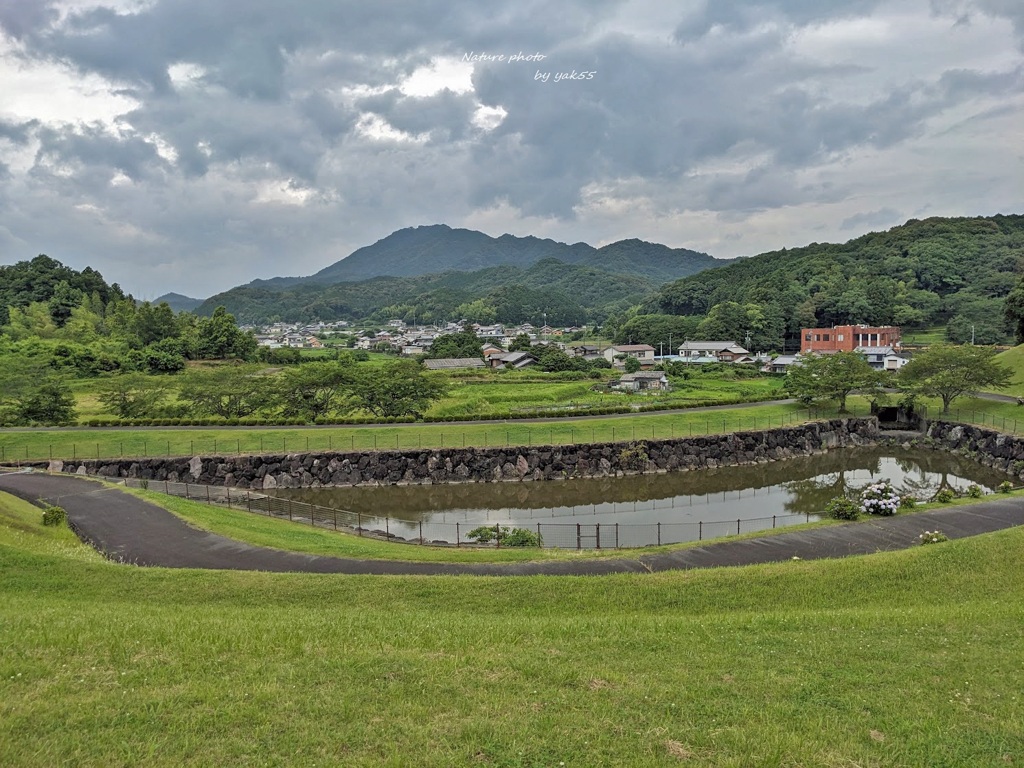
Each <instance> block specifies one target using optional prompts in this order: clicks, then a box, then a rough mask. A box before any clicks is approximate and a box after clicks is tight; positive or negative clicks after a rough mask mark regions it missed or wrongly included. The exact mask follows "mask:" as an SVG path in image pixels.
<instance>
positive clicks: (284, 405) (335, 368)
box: [273, 361, 356, 421]
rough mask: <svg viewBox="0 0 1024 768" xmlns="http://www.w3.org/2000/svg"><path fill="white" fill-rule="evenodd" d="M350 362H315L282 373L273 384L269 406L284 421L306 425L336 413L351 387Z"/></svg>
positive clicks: (353, 374) (352, 376)
mask: <svg viewBox="0 0 1024 768" xmlns="http://www.w3.org/2000/svg"><path fill="white" fill-rule="evenodd" d="M355 379H356V373H355V365H354V364H353V363H350V362H335V361H328V362H315V363H307V364H305V365H300V366H297V367H295V368H289V369H287V370H285V371H284V372H283V373H282V374H281V375H280V376H279V377H278V380H277V386H276V387H275V388H274V392H273V403H274V404H275V405H276V406H277V407H278V408H279V409H280V412H281V415H282V416H284V417H286V418H295V417H299V418H304V419H306V420H308V421H316V420H317V419H319V418H321V417H324V416H328V415H330V414H332V413H335V412H337V411H339V410H340V409H341V408H343V407H344V406H345V405H346V404H347V403H346V399H347V395H349V394H350V392H351V390H352V386H353V384H354V383H355Z"/></svg>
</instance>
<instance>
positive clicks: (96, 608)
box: [0, 496, 1024, 766]
mask: <svg viewBox="0 0 1024 768" xmlns="http://www.w3.org/2000/svg"><path fill="white" fill-rule="evenodd" d="M38 517H39V513H38V510H36V509H34V508H31V507H29V506H28V505H26V504H23V503H22V502H19V501H16V500H13V499H11V498H10V497H2V496H0V565H2V567H0V589H2V593H3V596H4V599H3V601H2V602H0V643H2V647H3V654H2V655H0V762H2V763H3V764H6V765H18V766H35V765H39V766H49V765H55V764H82V765H115V766H116V765H138V764H141V763H145V764H146V765H174V766H181V765H252V764H261V765H266V764H269V765H285V764H287V765H313V764H316V765H332V764H333V765H342V764H343V765H347V766H362V765H366V766H380V765H390V766H405V765H412V764H415V765H425V766H428V765H444V766H447V765H462V764H470V765H475V764H481V765H495V766H527V765H531V766H532V765H545V766H546V765H555V766H557V765H559V764H562V763H564V764H565V765H567V766H572V765H588V766H589V765H630V766H646V765H652V766H654V765H680V764H685V765H695V766H747V765H822V766H826V765H833V766H840V765H846V766H849V765H878V766H883V765H906V766H911V765H914V766H917V765H928V766H967V765H970V766H1005V765H1014V764H1017V763H1018V762H1020V761H1021V760H1022V759H1024V704H1022V700H1024V695H1022V694H1021V690H1024V669H1022V667H1021V663H1020V659H1021V656H1022V653H1024V630H1022V627H1024V567H1022V565H1021V561H1020V557H1019V553H1020V550H1021V547H1022V546H1024V529H1014V530H1008V531H1004V532H1000V533H997V534H991V535H986V536H981V537H977V538H975V539H969V540H963V541H956V542H948V543H945V544H939V545H932V546H929V547H919V548H916V549H914V550H909V551H906V552H900V553H890V554H880V555H874V556H871V557H860V558H851V559H848V560H840V561H820V562H790V563H782V564H778V565H771V566H758V567H751V568H743V569H726V570H720V571H708V572H686V573H665V574H653V575H651V574H647V575H623V576H615V577H608V578H551V577H548V578H540V577H537V578H521V579H510V578H509V579H503V578H464V577H462V578H458V577H452V578H449V577H441V578H423V577H394V578H375V577H338V576H320V575H286V574H260V573H238V572H233V573H226V572H201V571H188V570H171V569H139V568H133V567H128V566H120V565H115V564H111V563H107V562H98V561H97V558H96V556H95V555H93V554H91V553H89V552H88V550H86V549H85V548H84V547H82V546H81V545H75V544H73V542H69V541H68V539H67V536H68V533H67V532H66V531H57V530H53V529H45V528H43V527H42V526H40V525H39V524H38V522H37V521H38Z"/></svg>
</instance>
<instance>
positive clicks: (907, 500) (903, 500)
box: [900, 496, 917, 509]
mask: <svg viewBox="0 0 1024 768" xmlns="http://www.w3.org/2000/svg"><path fill="white" fill-rule="evenodd" d="M916 506H917V499H915V498H914V497H913V496H900V509H913V508H914V507H916Z"/></svg>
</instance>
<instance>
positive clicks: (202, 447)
mask: <svg viewBox="0 0 1024 768" xmlns="http://www.w3.org/2000/svg"><path fill="white" fill-rule="evenodd" d="M866 410H867V409H866V406H864V405H860V406H858V407H857V409H856V412H857V413H859V414H860V415H861V416H863V415H864V414H865V413H866ZM809 415H813V416H814V417H815V418H818V417H821V418H826V417H829V416H834V415H836V413H835V411H834V410H831V411H829V410H824V409H822V410H817V411H813V412H808V411H807V410H806V409H801V408H799V407H798V406H796V405H755V406H750V407H740V408H723V409H717V410H693V411H690V412H685V411H684V412H677V413H657V412H656V413H648V414H637V415H623V416H618V417H611V418H594V419H585V418H580V419H557V420H550V421H542V422H529V421H492V422H484V423H480V424H466V423H459V422H447V423H440V424H407V425H399V424H396V425H394V426H390V425H389V426H372V427H371V426H366V427H340V426H333V427H290V428H267V427H264V428H260V427H227V428H211V427H179V428H162V427H154V428H126V429H88V430H82V429H79V430H66V429H45V430H6V431H3V432H2V433H0V462H4V461H5V462H9V463H12V462H16V461H28V460H36V461H38V460H46V459H48V458H51V457H52V458H54V459H72V458H78V459H82V458H93V459H95V458H97V457H100V458H116V457H120V456H125V457H134V456H194V455H196V454H207V455H210V454H212V455H216V454H221V455H225V454H237V453H243V454H246V453H289V452H293V453H294V452H298V451H307V450H309V451H324V450H334V451H349V450H357V451H366V450H374V449H377V450H395V449H416V448H438V447H445V448H456V447H462V446H466V447H469V446H476V447H500V446H506V445H508V446H522V445H527V446H528V445H568V444H572V443H595V442H620V441H625V440H655V439H666V438H673V437H685V436H689V435H705V434H722V433H725V432H732V431H738V430H748V429H766V428H769V427H779V426H783V425H786V426H789V425H794V424H800V423H803V422H805V421H807V420H808V417H809ZM1022 428H1024V427H1022Z"/></svg>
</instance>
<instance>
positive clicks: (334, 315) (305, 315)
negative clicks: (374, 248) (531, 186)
mask: <svg viewBox="0 0 1024 768" xmlns="http://www.w3.org/2000/svg"><path fill="white" fill-rule="evenodd" d="M657 287H658V283H656V282H654V281H652V280H650V279H647V278H643V277H636V276H630V275H621V274H611V273H609V272H604V271H602V270H599V269H595V268H593V267H587V266H580V265H573V264H565V263H563V262H561V261H557V260H555V259H543V260H541V261H538V262H537V263H535V264H533V265H532V266H530V267H528V268H526V269H522V268H519V267H509V266H496V267H488V268H487V269H481V270H477V271H475V272H444V273H442V274H437V275H421V276H417V277H377V278H373V279H371V280H364V281H361V282H355V283H337V284H335V285H330V286H323V285H314V284H309V283H303V284H299V285H292V286H289V287H287V288H285V289H283V290H280V289H279V290H274V289H271V288H268V287H263V286H241V287H238V288H233V289H231V290H230V291H226V292H225V293H220V294H217V295H216V296H214V297H212V298H210V299H208V300H207V301H206V302H205V303H204V304H203V305H202V306H201V307H199V309H197V310H196V312H197V313H198V314H200V315H203V314H208V313H210V312H212V311H213V310H214V309H215V308H216V307H218V306H224V307H226V308H227V309H228V311H229V312H231V313H232V314H234V315H235V316H236V317H237V318H238V320H239V322H248V323H263V322H268V321H273V320H285V321H312V320H351V319H362V318H369V319H371V320H377V321H379V320H389V319H395V318H397V319H401V320H406V321H408V322H413V321H416V322H420V323H436V322H441V321H446V320H458V319H466V320H469V321H471V322H479V323H493V322H501V323H521V322H527V321H528V322H531V323H538V322H542V318H544V316H545V314H546V316H547V322H549V323H552V324H557V325H581V324H583V323H586V322H590V321H592V320H593V319H595V318H597V319H601V318H604V317H605V316H607V315H608V314H610V313H612V312H624V311H626V310H628V309H629V307H631V306H634V305H636V304H637V303H639V302H640V301H642V300H643V298H644V297H645V296H649V295H650V294H651V292H652V291H654V290H656V289H657Z"/></svg>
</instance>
